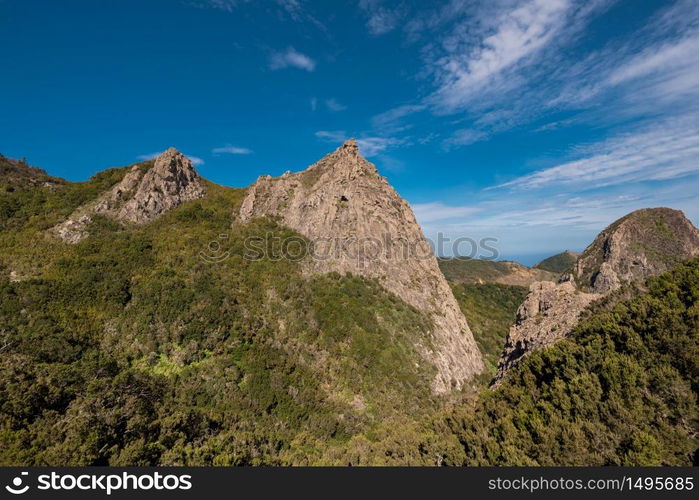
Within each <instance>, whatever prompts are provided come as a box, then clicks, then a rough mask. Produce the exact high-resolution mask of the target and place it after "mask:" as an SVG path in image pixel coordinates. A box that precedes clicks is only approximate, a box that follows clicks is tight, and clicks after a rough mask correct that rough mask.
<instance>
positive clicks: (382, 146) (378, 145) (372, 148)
mask: <svg viewBox="0 0 699 500" xmlns="http://www.w3.org/2000/svg"><path fill="white" fill-rule="evenodd" d="M315 136H316V137H317V138H318V139H322V140H324V141H326V142H333V143H340V142H344V141H346V140H347V139H349V136H348V135H347V133H346V132H345V131H344V130H332V131H330V130H319V131H317V132H316V133H315ZM399 144H401V141H400V140H398V139H394V138H391V137H361V138H358V139H357V145H358V146H359V150H360V151H361V153H362V154H363V155H364V156H367V157H370V156H376V155H378V154H379V153H382V152H383V151H386V150H387V149H389V148H391V147H393V146H397V145H399Z"/></svg>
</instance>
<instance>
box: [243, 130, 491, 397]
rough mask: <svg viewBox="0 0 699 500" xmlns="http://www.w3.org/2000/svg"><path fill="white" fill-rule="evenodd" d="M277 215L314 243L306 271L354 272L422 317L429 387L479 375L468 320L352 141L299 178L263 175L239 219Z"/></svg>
mask: <svg viewBox="0 0 699 500" xmlns="http://www.w3.org/2000/svg"><path fill="white" fill-rule="evenodd" d="M259 216H277V217H280V218H281V220H282V222H283V223H284V224H285V225H286V226H288V227H290V228H292V229H294V230H296V231H298V232H299V233H301V234H302V235H304V236H306V237H307V238H308V239H309V240H310V241H311V245H312V253H311V258H310V259H308V264H307V265H308V269H307V271H308V272H309V273H326V272H339V273H352V274H357V275H361V276H365V277H369V278H375V279H377V280H378V281H379V282H380V283H381V284H382V285H383V286H384V287H385V288H386V289H387V290H389V291H390V292H392V293H394V294H396V295H397V296H398V297H400V298H401V299H402V300H403V301H405V302H406V303H407V304H410V305H412V306H414V307H415V308H417V309H419V310H421V311H423V312H424V313H426V314H427V315H428V316H429V317H430V318H431V320H432V323H433V331H432V332H426V335H425V338H424V339H416V342H417V343H418V345H419V347H420V349H421V351H422V352H423V354H424V357H425V358H426V360H427V361H428V362H430V363H432V364H433V365H434V366H435V367H436V369H437V376H436V378H435V380H434V384H433V389H434V391H435V392H437V393H446V392H449V391H450V390H452V389H453V388H460V387H461V386H462V385H463V383H464V382H465V381H467V380H469V379H470V378H472V377H473V376H474V375H476V374H478V373H480V372H481V371H482V370H483V361H482V359H481V354H480V351H479V350H478V347H477V345H476V342H475V340H474V339H473V335H472V333H471V330H470V329H469V327H468V324H467V323H466V319H465V318H464V316H463V314H462V313H461V311H460V309H459V306H458V304H457V302H456V300H455V298H454V296H453V294H452V292H451V289H450V288H449V285H448V284H447V282H446V280H445V278H444V276H443V275H442V273H441V272H440V270H439V267H438V265H437V260H436V258H435V257H434V255H433V253H432V250H431V248H430V246H429V244H428V242H427V240H426V239H425V237H424V235H423V234H422V230H421V229H420V226H419V225H418V224H417V222H416V220H415V216H414V215H413V212H412V210H411V208H410V206H409V205H408V203H407V202H406V201H405V200H403V199H402V198H401V197H400V196H399V195H398V194H397V193H396V191H395V190H394V189H393V188H392V187H391V186H390V185H389V184H388V182H387V181H386V179H385V178H383V177H381V176H380V175H379V173H378V172H377V170H376V167H375V166H374V165H373V164H371V163H369V162H368V161H367V160H365V159H364V158H363V157H362V156H361V155H360V154H359V151H358V147H357V144H356V142H355V141H353V140H350V141H347V142H345V143H344V144H343V145H342V146H341V147H340V148H339V149H337V150H336V151H335V152H333V153H331V154H329V155H327V156H325V157H324V158H322V159H321V160H320V161H319V162H318V163H316V164H314V165H311V166H310V167H309V168H308V169H306V170H305V171H302V172H298V173H293V174H292V173H289V172H287V173H285V174H284V175H283V176H281V177H279V178H272V177H270V176H264V177H261V178H259V179H258V180H257V182H255V183H254V184H253V185H252V186H251V187H250V188H249V189H248V194H247V197H246V198H245V200H244V201H243V204H242V206H241V209H240V219H241V221H242V222H246V221H248V220H250V219H251V218H253V217H259Z"/></svg>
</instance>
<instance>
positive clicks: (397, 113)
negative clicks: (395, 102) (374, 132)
mask: <svg viewBox="0 0 699 500" xmlns="http://www.w3.org/2000/svg"><path fill="white" fill-rule="evenodd" d="M423 109H425V105H424V104H404V105H402V106H397V107H395V108H392V109H389V110H388V111H384V112H383V113H379V114H378V115H375V116H374V117H373V118H372V119H371V124H372V126H373V127H374V128H376V129H380V130H401V129H403V128H404V127H402V125H401V120H402V119H403V118H405V117H407V116H410V115H412V114H414V113H418V112H420V111H422V110H423Z"/></svg>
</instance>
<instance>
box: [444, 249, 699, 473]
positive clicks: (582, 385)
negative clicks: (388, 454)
mask: <svg viewBox="0 0 699 500" xmlns="http://www.w3.org/2000/svg"><path fill="white" fill-rule="evenodd" d="M698 389H699V260H693V261H691V262H689V263H686V264H683V265H680V266H679V267H677V268H676V269H675V270H673V271H672V272H669V273H666V274H664V275H662V276H660V277H657V278H650V279H649V280H648V282H647V286H646V287H645V288H637V289H631V288H629V287H627V288H625V289H623V290H621V291H619V292H615V293H614V294H612V295H611V296H610V297H608V298H606V299H604V300H603V301H602V302H600V303H597V304H596V305H595V306H594V307H593V308H592V310H591V311H589V312H588V313H587V317H586V318H585V319H584V320H583V321H582V322H581V323H580V324H579V325H578V327H577V328H576V329H575V332H574V335H573V337H572V338H570V339H567V340H564V341H561V342H559V343H558V344H556V345H555V346H554V347H551V348H549V349H546V350H542V351H538V352H535V353H533V354H532V355H530V356H529V357H527V358H526V359H525V360H524V361H523V362H522V363H521V364H520V365H519V366H517V367H516V368H515V369H513V370H512V372H511V373H510V375H509V376H508V378H507V379H505V381H504V382H503V384H502V385H501V386H500V387H499V388H498V389H497V390H494V391H492V392H486V393H484V394H482V395H481V397H480V398H479V400H478V402H477V403H476V405H475V406H474V407H472V408H465V407H460V408H458V409H456V410H455V411H454V412H453V413H452V414H451V415H450V416H449V418H448V422H449V425H450V428H451V430H452V431H453V432H454V433H455V434H456V435H457V436H458V437H459V440H460V441H461V443H462V444H463V448H464V453H465V457H462V456H457V457H456V459H455V460H454V463H457V464H469V465H692V464H694V465H696V463H697V447H698V446H699V440H698V439H697V436H698V435H699V421H698V418H699V414H698V413H697V390H698Z"/></svg>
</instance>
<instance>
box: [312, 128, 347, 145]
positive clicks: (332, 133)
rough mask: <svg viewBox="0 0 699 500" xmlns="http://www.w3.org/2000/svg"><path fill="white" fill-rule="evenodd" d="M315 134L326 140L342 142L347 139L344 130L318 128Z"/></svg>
mask: <svg viewBox="0 0 699 500" xmlns="http://www.w3.org/2000/svg"><path fill="white" fill-rule="evenodd" d="M315 136H316V137H317V138H318V139H322V140H324V141H327V142H344V141H346V140H347V139H348V137H347V134H346V133H345V131H344V130H319V131H318V132H316V133H315Z"/></svg>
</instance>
